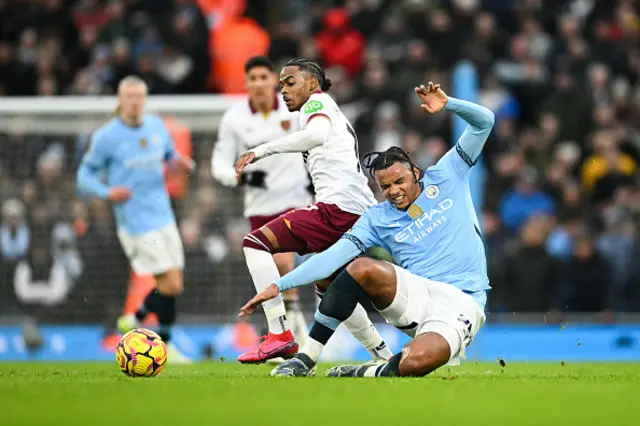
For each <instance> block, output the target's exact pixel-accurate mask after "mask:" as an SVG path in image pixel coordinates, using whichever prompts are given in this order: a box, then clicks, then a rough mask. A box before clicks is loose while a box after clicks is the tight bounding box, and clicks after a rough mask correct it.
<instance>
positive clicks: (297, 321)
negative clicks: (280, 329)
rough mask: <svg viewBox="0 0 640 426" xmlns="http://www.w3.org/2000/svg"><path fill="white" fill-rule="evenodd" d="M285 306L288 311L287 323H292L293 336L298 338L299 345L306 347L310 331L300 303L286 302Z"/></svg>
mask: <svg viewBox="0 0 640 426" xmlns="http://www.w3.org/2000/svg"><path fill="white" fill-rule="evenodd" d="M284 306H285V308H286V309H287V321H288V322H290V323H291V332H292V333H293V336H294V337H295V338H296V341H297V342H298V344H300V345H304V343H305V342H306V341H307V336H308V334H309V330H308V327H307V321H306V320H305V319H304V314H303V313H302V309H301V308H300V303H299V302H298V301H291V302H286V301H285V302H284Z"/></svg>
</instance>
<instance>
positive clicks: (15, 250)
mask: <svg viewBox="0 0 640 426" xmlns="http://www.w3.org/2000/svg"><path fill="white" fill-rule="evenodd" d="M30 235H31V233H30V231H29V227H28V226H27V222H26V217H25V208H24V204H23V203H22V202H21V201H20V200H17V199H15V198H12V199H9V200H7V201H5V202H4V203H3V204H2V224H1V225H0V259H1V260H2V262H4V263H13V262H17V261H18V260H20V259H22V258H24V257H25V256H26V255H27V251H28V249H29V242H30V239H31V238H30Z"/></svg>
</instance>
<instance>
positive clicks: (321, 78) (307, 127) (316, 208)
mask: <svg viewBox="0 0 640 426" xmlns="http://www.w3.org/2000/svg"><path fill="white" fill-rule="evenodd" d="M280 84H281V85H282V89H281V93H282V95H283V99H284V101H285V104H286V106H287V108H288V109H289V111H299V116H298V120H299V124H300V128H301V129H302V130H300V131H297V132H295V133H291V134H289V135H287V136H284V137H281V138H279V139H276V140H273V141H271V142H268V143H265V144H261V145H258V146H256V147H255V148H252V149H250V150H249V151H247V152H246V153H244V154H242V155H241V156H240V158H239V159H238V162H237V164H236V174H237V178H238V179H242V176H243V175H244V171H245V169H246V168H247V167H248V166H249V165H250V164H251V163H253V162H255V161H258V160H262V159H263V158H265V157H269V156H271V155H274V154H281V153H285V152H301V153H303V154H302V157H303V159H304V162H305V163H306V165H307V169H308V170H309V173H310V174H311V178H312V181H313V186H314V189H315V193H316V203H315V204H313V205H311V206H309V207H307V208H303V209H296V210H292V211H290V212H288V213H286V214H284V215H282V216H280V217H278V218H277V219H274V220H272V221H270V222H269V223H267V224H266V225H264V226H262V227H260V228H259V229H257V230H255V231H253V232H251V233H250V234H249V235H247V236H246V237H245V238H244V241H243V247H244V252H245V256H246V261H247V266H248V267H249V272H250V273H251V277H252V278H253V282H254V285H255V287H256V290H257V291H258V292H261V291H262V290H264V289H265V288H266V287H267V286H268V285H269V284H271V283H273V282H275V280H277V279H278V278H280V274H279V273H278V268H277V266H276V264H275V262H274V261H273V257H272V255H273V254H276V253H288V252H297V253H299V254H309V253H319V252H322V251H324V250H325V249H327V248H328V247H330V246H331V245H332V244H333V243H335V242H336V241H337V240H338V239H339V238H340V237H341V236H342V234H344V233H345V232H346V231H348V230H349V229H350V228H351V227H352V226H353V224H354V223H355V222H356V221H357V220H358V219H359V218H360V215H362V214H363V213H364V212H365V211H366V210H367V209H368V208H369V207H371V206H373V205H374V204H376V200H375V198H374V196H373V193H372V192H371V189H370V188H369V186H368V179H367V177H366V176H365V175H364V174H363V173H362V171H361V168H360V160H359V157H358V140H357V138H356V134H355V132H354V131H353V128H352V127H351V124H350V123H349V121H348V120H347V118H346V117H345V116H344V114H342V112H341V111H340V109H339V108H338V106H337V105H336V103H335V102H334V101H333V99H332V98H331V97H330V96H329V95H327V94H326V93H324V92H325V91H327V90H329V88H330V87H331V81H330V80H329V79H327V78H326V77H325V73H324V70H323V69H322V67H321V66H320V65H319V64H318V63H317V62H316V61H314V60H312V59H308V58H297V59H292V60H291V61H289V62H288V63H287V64H286V65H285V67H284V68H283V69H282V71H281V73H280ZM258 164H260V163H258ZM324 285H325V286H326V285H327V284H326V283H325V284H324ZM325 288H326V287H325ZM263 307H264V310H265V313H266V315H267V320H268V322H269V333H268V335H267V337H266V338H265V340H264V341H263V342H262V343H261V344H260V345H259V346H258V347H257V348H256V349H255V350H253V351H250V352H247V353H245V354H242V355H240V357H239V358H238V360H239V361H240V362H247V363H256V362H262V361H265V360H268V359H271V358H276V357H283V358H289V357H291V356H293V355H294V354H295V353H296V352H297V351H298V344H297V343H296V341H295V339H294V337H293V335H292V333H291V331H290V330H289V327H288V325H287V319H286V316H285V308H284V304H283V302H282V298H281V297H280V296H277V297H275V298H274V299H273V300H269V301H268V302H266V303H264V304H263ZM345 325H346V326H347V328H348V329H349V330H350V331H351V333H352V334H353V335H354V336H355V337H356V338H357V339H358V340H359V341H360V343H361V344H362V345H363V346H364V347H365V348H367V350H368V351H369V352H370V353H371V355H372V356H373V357H374V358H383V359H387V358H389V357H390V356H391V355H392V354H391V351H390V350H389V349H388V348H387V346H386V344H385V342H384V340H383V339H382V337H381V336H380V334H379V333H378V331H377V330H376V329H375V327H374V326H373V324H372V323H371V320H370V319H369V316H368V314H367V311H366V310H365V309H364V307H362V306H361V305H358V307H357V308H356V309H355V310H354V312H353V314H352V315H351V316H350V317H349V319H348V320H347V321H345ZM306 344H307V343H305V347H306Z"/></svg>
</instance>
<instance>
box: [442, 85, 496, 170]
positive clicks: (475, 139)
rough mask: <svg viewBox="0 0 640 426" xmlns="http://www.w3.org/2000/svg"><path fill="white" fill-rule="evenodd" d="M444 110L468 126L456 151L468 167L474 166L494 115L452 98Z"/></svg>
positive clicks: (480, 107) (486, 109)
mask: <svg viewBox="0 0 640 426" xmlns="http://www.w3.org/2000/svg"><path fill="white" fill-rule="evenodd" d="M444 110H445V111H449V112H452V113H454V114H456V115H457V116H459V117H460V118H462V119H463V120H464V121H466V122H467V124H468V126H467V128H466V130H465V131H464V133H463V134H462V136H461V137H460V140H458V145H457V147H456V149H457V150H458V153H459V154H460V156H461V157H462V158H463V159H464V160H465V162H467V164H469V166H472V165H474V164H475V162H476V160H477V159H478V157H479V156H480V153H481V152H482V148H484V144H485V142H486V141H487V138H488V137H489V134H490V133H491V129H492V128H493V123H494V122H495V115H494V114H493V112H492V111H491V110H490V109H488V108H485V107H483V106H482V105H478V104H474V103H473V102H468V101H463V100H460V99H456V98H452V97H449V99H448V101H447V104H446V105H445V107H444Z"/></svg>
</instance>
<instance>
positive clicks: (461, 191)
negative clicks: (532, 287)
mask: <svg viewBox="0 0 640 426" xmlns="http://www.w3.org/2000/svg"><path fill="white" fill-rule="evenodd" d="M416 93H417V95H418V96H419V97H420V99H421V101H422V102H423V104H422V109H424V110H425V111H426V112H428V113H430V114H436V113H438V112H440V111H442V110H445V111H448V112H452V113H454V114H456V115H458V116H460V117H461V118H463V119H464V120H465V121H466V122H467V123H468V125H467V128H466V130H465V131H464V133H463V134H462V136H461V137H460V140H459V141H458V143H457V144H456V146H455V147H454V148H452V149H451V150H450V151H449V152H448V153H447V154H445V155H444V156H443V157H442V158H441V159H440V161H438V163H437V164H436V165H435V166H433V167H430V168H429V169H427V171H426V172H424V173H422V171H421V170H420V169H419V168H418V167H417V166H416V165H415V164H414V163H413V162H412V161H411V159H410V158H409V156H408V155H407V153H405V152H404V151H403V150H402V149H400V148H398V147H392V148H389V149H388V150H386V151H383V152H376V153H371V154H368V155H367V156H365V158H364V163H365V167H367V169H368V170H369V173H370V174H371V175H372V176H374V177H375V179H376V182H377V183H378V185H379V186H380V189H382V191H383V192H384V196H385V198H386V199H387V201H386V202H384V203H380V204H378V205H376V206H375V207H373V208H371V209H370V210H368V211H367V212H366V213H365V214H364V215H363V216H362V218H361V219H360V220H358V222H357V223H356V224H355V225H354V226H353V229H351V230H350V231H349V232H347V233H346V234H345V235H344V237H343V238H342V239H341V240H340V241H339V242H337V243H336V244H335V245H333V246H332V247H331V248H329V249H328V250H326V251H325V252H324V253H321V254H319V255H317V256H314V257H313V258H311V259H309V260H308V261H307V262H305V263H303V264H302V265H301V266H300V267H298V268H297V269H295V270H294V271H293V272H291V273H290V274H289V275H286V276H284V277H282V278H281V279H279V280H277V281H276V282H275V284H272V285H270V286H268V287H267V288H266V289H265V290H264V292H263V293H262V294H259V295H258V296H256V297H255V298H254V299H253V300H251V301H250V302H249V303H248V304H247V305H245V306H244V307H243V308H242V310H241V315H246V314H247V313H250V312H251V311H252V310H253V309H255V307H256V306H258V305H259V304H260V303H261V302H264V301H265V300H270V299H271V298H273V297H277V294H278V292H279V291H281V290H282V291H284V290H288V289H291V288H294V287H297V286H300V285H303V284H306V283H311V282H313V281H314V280H318V279H321V278H324V277H327V276H329V275H330V274H332V273H333V272H334V271H336V270H337V269H339V268H340V267H342V266H343V265H346V264H347V263H349V262H350V261H351V260H352V259H354V258H355V257H356V256H358V255H360V254H361V253H363V252H364V251H365V250H366V249H367V248H368V247H373V246H381V247H385V248H387V249H388V251H389V252H390V253H391V255H392V256H393V258H394V259H395V261H396V262H397V264H398V266H396V265H392V264H390V263H388V262H382V261H379V260H373V259H366V258H361V259H357V260H356V261H354V262H352V263H350V264H349V266H347V268H346V270H344V271H342V272H341V273H340V275H338V277H337V278H336V279H335V281H334V282H333V283H331V285H330V286H329V288H328V290H327V292H326V294H325V296H324V298H323V299H322V302H321V303H320V307H319V308H318V312H317V313H316V317H315V318H316V321H315V323H314V324H313V327H312V328H311V332H310V333H309V339H308V344H307V346H306V347H305V349H306V348H307V347H308V349H309V350H308V351H307V350H305V351H303V352H301V353H298V354H296V355H295V357H294V358H293V359H291V360H289V361H287V362H285V363H284V364H282V365H280V366H278V367H276V369H275V370H274V371H273V372H272V373H271V374H272V375H274V376H279V375H282V376H309V375H311V374H313V372H314V370H315V365H316V363H317V362H318V358H319V356H320V352H321V350H322V348H323V347H324V345H325V344H326V343H327V341H328V340H329V338H330V337H331V336H332V335H333V333H334V331H335V329H336V328H337V327H338V325H339V324H340V323H341V322H342V321H344V320H345V319H347V318H348V317H349V316H350V315H351V313H352V312H353V310H354V309H355V307H356V305H357V303H359V302H360V301H361V300H362V299H364V298H368V299H369V300H370V301H371V302H372V303H373V305H374V306H375V307H376V309H378V310H379V311H380V313H381V314H382V316H383V317H385V319H386V320H387V321H388V322H389V323H390V324H392V325H394V326H396V327H398V328H399V329H400V330H402V331H404V332H405V333H407V334H408V335H409V336H410V337H412V338H413V340H412V341H411V342H409V343H408V344H407V345H406V346H405V347H404V348H403V349H402V352H400V353H398V354H396V355H394V356H393V357H392V358H391V359H390V360H389V361H387V362H369V363H366V364H363V365H351V366H348V365H347V366H339V367H335V368H334V369H332V370H330V371H329V376H333V377H340V376H348V377H381V376H424V375H426V374H428V373H430V372H431V371H433V370H435V369H437V368H438V367H441V366H443V365H445V364H447V363H449V365H456V364H458V363H459V358H463V357H464V355H465V349H466V347H467V346H469V345H470V344H471V342H472V340H473V338H474V337H475V336H476V334H477V333H478V331H479V330H480V328H481V327H482V326H483V324H484V322H485V314H484V307H485V304H486V302H487V291H488V290H489V289H490V288H491V287H490V286H489V279H488V277H487V260H486V255H485V251H484V244H483V241H482V235H481V233H480V225H479V223H478V218H477V216H476V213H475V209H474V206H473V202H472V200H471V189H470V187H469V178H470V174H471V167H472V166H473V165H474V164H475V163H476V160H477V159H478V157H479V156H480V154H481V152H482V148H483V147H484V144H485V142H486V140H487V137H488V136H489V133H491V129H492V128H493V123H494V115H493V113H492V112H491V111H490V110H488V109H487V108H484V107H482V106H479V105H476V104H473V103H471V102H466V101H462V100H459V99H455V98H450V97H447V95H446V94H445V93H444V91H443V90H442V89H440V86H439V85H434V84H432V83H429V85H428V87H425V86H420V87H417V88H416Z"/></svg>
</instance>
